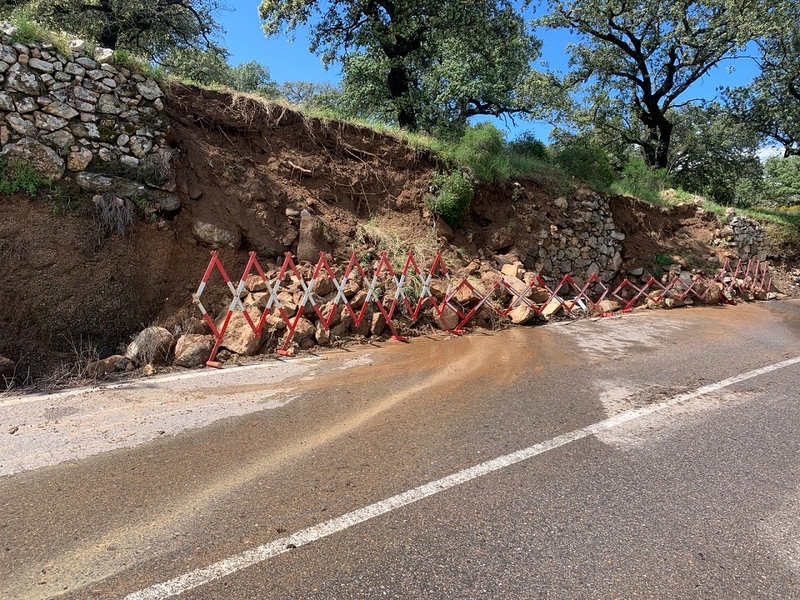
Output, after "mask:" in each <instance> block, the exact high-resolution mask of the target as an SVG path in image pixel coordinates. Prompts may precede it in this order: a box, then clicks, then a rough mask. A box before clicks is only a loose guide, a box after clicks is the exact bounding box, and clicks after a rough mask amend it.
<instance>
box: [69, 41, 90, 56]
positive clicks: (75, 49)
mask: <svg viewBox="0 0 800 600" xmlns="http://www.w3.org/2000/svg"><path fill="white" fill-rule="evenodd" d="M69 49H70V50H71V51H72V53H73V54H84V53H85V52H86V42H85V41H83V40H79V39H74V40H70V41H69Z"/></svg>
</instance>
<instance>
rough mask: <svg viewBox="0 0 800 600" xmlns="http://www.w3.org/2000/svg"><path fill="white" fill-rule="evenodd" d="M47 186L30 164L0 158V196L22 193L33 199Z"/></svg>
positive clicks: (46, 182) (45, 181)
mask: <svg viewBox="0 0 800 600" xmlns="http://www.w3.org/2000/svg"><path fill="white" fill-rule="evenodd" d="M48 184H49V182H48V181H47V180H45V179H44V178H42V177H40V176H39V174H38V173H37V172H36V169H35V168H34V166H33V164H31V163H30V162H27V161H20V160H6V159H5V158H0V194H5V195H11V194H16V193H19V192H24V193H25V194H27V195H28V197H30V198H33V197H35V196H36V194H37V192H38V191H39V189H40V188H42V187H44V186H46V185H48Z"/></svg>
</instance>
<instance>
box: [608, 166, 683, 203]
mask: <svg viewBox="0 0 800 600" xmlns="http://www.w3.org/2000/svg"><path fill="white" fill-rule="evenodd" d="M669 183H670V182H669V175H668V174H667V171H666V169H651V168H650V167H648V166H647V165H646V164H645V162H644V160H642V159H641V158H639V157H638V156H637V157H635V158H631V159H630V160H629V161H628V164H626V165H625V168H624V169H623V170H622V177H621V178H620V179H619V180H618V181H616V182H615V183H614V184H613V185H612V186H611V190H612V191H613V192H615V193H617V194H628V195H630V196H635V197H636V198H639V199H640V200H646V201H647V202H650V203H652V204H659V203H660V202H661V191H662V190H664V189H667V188H668V187H669Z"/></svg>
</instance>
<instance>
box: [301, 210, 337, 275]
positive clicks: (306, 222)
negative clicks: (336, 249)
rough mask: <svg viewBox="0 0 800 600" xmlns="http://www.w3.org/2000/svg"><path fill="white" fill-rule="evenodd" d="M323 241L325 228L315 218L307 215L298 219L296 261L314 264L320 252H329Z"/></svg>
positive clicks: (329, 249)
mask: <svg viewBox="0 0 800 600" xmlns="http://www.w3.org/2000/svg"><path fill="white" fill-rule="evenodd" d="M331 249H332V248H331V245H330V243H329V242H328V241H327V240H326V239H325V226H324V224H323V223H322V221H321V220H320V219H318V218H317V217H315V216H313V215H311V214H307V215H304V216H302V217H300V237H299V239H298V241H297V260H298V261H299V262H302V261H308V262H310V263H316V262H317V261H318V260H319V253H320V252H330V251H331Z"/></svg>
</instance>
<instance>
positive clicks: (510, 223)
mask: <svg viewBox="0 0 800 600" xmlns="http://www.w3.org/2000/svg"><path fill="white" fill-rule="evenodd" d="M165 112H166V115H167V116H168V120H169V123H170V127H169V131H168V132H167V137H166V140H165V145H167V146H168V147H169V153H170V155H171V156H172V157H173V162H172V164H171V169H169V172H170V174H171V178H172V180H171V181H167V182H166V183H164V182H161V185H160V187H161V188H162V189H166V190H167V191H168V192H169V193H172V194H174V195H175V196H176V197H177V199H178V201H179V202H178V204H177V205H176V206H172V207H170V208H169V209H166V208H165V207H164V206H149V205H148V206H139V205H138V204H137V205H136V206H137V213H138V218H137V220H136V222H135V223H134V226H133V228H132V229H130V230H129V231H128V232H127V233H126V234H124V235H120V234H119V233H113V234H109V228H108V227H107V226H104V224H102V223H98V216H97V201H98V200H97V198H98V197H97V196H94V197H92V196H90V195H89V194H87V193H86V192H84V191H81V190H80V189H79V188H78V187H77V186H76V185H74V184H71V183H70V181H69V178H67V180H66V181H65V182H64V187H63V188H60V190H61V191H60V192H59V193H58V194H54V193H53V192H47V191H45V192H43V193H42V194H40V196H39V197H38V198H36V199H34V200H31V199H28V198H23V197H0V271H1V272H0V355H2V356H6V357H8V358H9V359H11V360H12V361H13V362H14V364H15V365H17V370H18V375H19V373H22V374H26V373H27V372H28V369H30V372H31V374H32V375H41V374H43V373H45V372H47V371H48V370H50V369H52V367H53V365H54V364H58V363H59V362H60V361H68V360H70V359H71V358H72V357H74V353H75V348H76V347H80V346H81V345H82V344H84V345H86V344H91V345H93V346H95V347H96V348H97V350H98V352H99V354H100V355H102V356H106V355H109V354H112V353H114V352H115V351H119V349H120V348H121V347H122V346H124V345H125V344H126V343H127V342H128V341H129V340H130V336H131V335H132V334H134V333H136V332H137V331H140V330H141V329H142V328H143V327H145V326H148V325H151V324H154V323H157V324H159V325H163V326H164V327H166V328H168V329H173V328H175V327H176V326H177V325H181V324H182V323H185V321H186V320H187V318H188V317H189V316H197V314H196V312H195V311H196V309H195V307H194V306H193V305H192V303H191V298H192V293H193V292H194V291H195V290H196V289H197V285H198V283H199V281H200V279H201V277H202V275H203V272H204V271H205V267H206V265H207V263H208V259H209V251H210V250H212V249H217V250H218V251H219V252H220V255H221V258H222V260H223V262H224V264H225V265H226V267H228V270H229V275H230V276H231V277H232V278H234V279H235V278H237V277H238V276H239V275H240V273H241V269H242V268H243V266H244V264H245V263H246V261H247V252H249V251H251V250H253V251H256V252H257V253H258V255H259V260H260V261H261V264H262V265H265V267H266V266H268V265H269V263H271V262H274V261H277V260H279V259H281V258H282V257H283V255H284V253H286V252H291V253H293V254H295V255H296V256H297V258H298V260H309V261H314V260H316V257H317V256H318V255H319V252H326V253H327V254H328V255H329V256H331V257H332V259H333V260H334V261H335V260H337V259H338V260H340V261H342V260H345V261H346V259H347V258H349V256H350V254H351V252H353V251H354V250H356V251H358V253H359V256H360V257H362V258H363V259H364V260H367V261H368V260H370V259H372V258H375V257H376V256H377V253H378V252H380V251H381V250H384V249H387V246H392V245H393V246H394V247H395V248H394V249H395V250H397V251H405V250H407V249H416V250H418V251H419V252H421V253H422V254H425V253H427V254H428V255H429V256H430V255H431V254H432V253H433V252H435V251H436V250H437V249H442V250H443V251H444V252H445V253H446V256H447V260H448V264H449V265H450V266H451V267H454V268H458V267H459V266H460V265H466V264H467V263H469V262H470V261H472V260H473V259H474V258H483V259H484V260H487V261H495V262H498V261H501V260H502V259H500V258H498V255H505V256H506V257H509V256H510V255H513V257H511V259H518V260H519V261H521V262H524V263H525V266H526V267H527V268H528V269H535V270H537V271H538V272H541V273H542V274H543V275H553V276H560V275H562V274H563V273H562V272H561V271H563V270H572V271H573V272H578V274H579V275H585V274H586V273H587V272H589V271H595V272H601V273H602V274H603V275H604V277H605V278H607V279H609V280H610V279H613V278H614V277H615V276H617V275H619V274H620V273H624V272H625V271H626V270H627V271H628V272H630V271H633V270H635V269H637V268H645V269H646V268H648V267H649V266H651V265H652V263H653V257H654V255H655V254H657V253H658V252H668V253H676V254H680V253H681V252H683V253H687V254H688V253H691V254H692V255H693V256H695V257H696V258H697V259H698V261H699V262H701V263H705V262H709V261H710V262H712V263H713V260H716V259H718V258H719V257H721V256H722V254H723V252H722V249H721V248H720V247H712V246H709V245H708V244H709V243H710V241H711V240H712V239H713V236H714V228H715V227H717V228H718V227H719V224H718V223H717V222H716V219H715V218H714V217H713V216H711V215H709V214H708V213H705V212H704V211H702V210H701V209H698V208H697V207H695V206H686V207H684V208H681V209H680V211H674V212H671V213H665V212H664V211H662V210H661V209H654V208H652V207H648V206H645V205H642V204H640V203H637V202H635V201H632V200H630V199H613V198H608V197H605V196H603V195H600V194H597V193H596V192H593V191H591V190H588V189H585V188H580V187H577V188H574V187H571V186H570V185H567V186H566V187H567V188H571V189H570V191H569V192H567V193H566V194H565V193H564V192H563V189H565V186H563V185H560V186H556V187H557V188H558V189H562V192H560V193H559V194H555V193H553V194H551V193H550V192H549V191H548V190H549V189H550V188H551V187H552V186H550V185H549V184H548V182H543V181H540V180H536V179H521V180H519V181H515V182H508V183H507V184H503V185H492V186H485V187H481V188H478V189H477V193H476V197H475V200H474V201H473V204H472V207H471V209H470V211H469V212H468V214H467V216H466V218H465V220H464V222H463V224H462V226H461V227H459V228H458V229H457V230H456V231H452V230H450V228H448V227H446V226H444V225H443V224H442V223H436V220H435V218H434V217H433V216H432V215H431V214H430V213H429V211H428V210H427V209H426V208H425V198H426V197H427V195H428V194H429V193H430V192H429V186H430V182H431V179H432V178H433V175H434V174H435V173H436V171H437V170H438V169H439V168H440V165H439V164H438V163H437V161H436V159H435V158H434V157H433V156H431V155H429V154H428V153H427V152H426V151H421V150H417V149H414V148H412V147H410V146H409V145H408V144H406V143H405V142H403V141H401V140H399V139H397V138H395V137H393V136H391V135H384V134H380V133H377V132H376V131H374V130H371V129H368V128H365V127H360V126H356V125H352V124H346V123H341V122H336V121H326V120H322V119H317V118H309V117H307V116H304V115H302V114H300V113H297V112H295V111H292V110H290V109H288V108H286V107H283V106H280V105H273V104H263V103H261V102H259V101H256V100H254V99H252V98H249V97H246V96H238V95H231V94H228V93H223V92H216V91H209V90H201V89H197V88H193V87H188V86H183V85H176V86H173V88H172V89H171V91H170V93H169V94H168V95H167V97H166V98H165ZM117 194H120V192H117ZM112 195H113V194H112ZM107 196H108V193H106V194H105V195H104V198H105V200H104V201H108V197H107ZM112 200H113V201H115V202H119V203H120V206H132V205H133V204H135V201H136V198H126V197H119V198H117V199H113V198H112ZM642 219H644V221H646V222H647V223H649V224H650V225H649V228H648V229H647V231H645V230H644V229H645V228H643V227H641V226H640V225H641V222H642ZM106 225H107V224H106ZM212 283H214V284H215V285H212V286H209V290H208V291H207V292H206V294H205V295H204V297H203V301H204V304H206V306H207V307H209V308H210V309H211V310H212V312H221V311H223V310H225V307H226V306H227V304H228V303H229V302H230V300H229V298H227V299H226V296H227V290H226V289H224V287H223V286H220V285H218V284H219V281H218V280H214V281H213V282H212ZM215 294H218V295H217V296H215Z"/></svg>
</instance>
